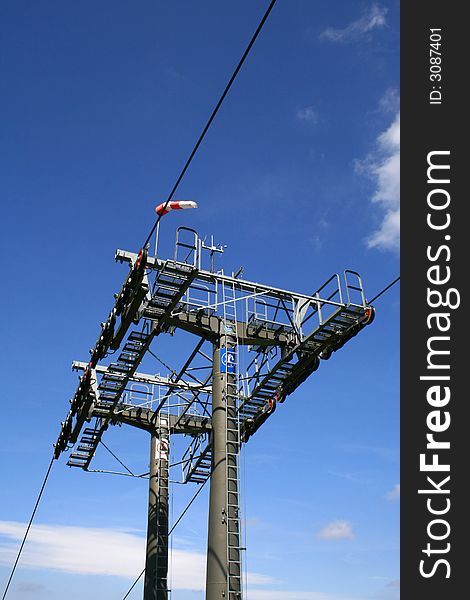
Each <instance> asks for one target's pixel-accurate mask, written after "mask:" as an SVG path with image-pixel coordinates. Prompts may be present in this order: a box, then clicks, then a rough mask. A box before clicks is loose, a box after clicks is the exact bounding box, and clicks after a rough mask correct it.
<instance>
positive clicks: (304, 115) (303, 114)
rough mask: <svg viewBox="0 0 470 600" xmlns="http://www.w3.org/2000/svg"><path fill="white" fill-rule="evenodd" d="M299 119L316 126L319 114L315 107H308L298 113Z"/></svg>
mask: <svg viewBox="0 0 470 600" xmlns="http://www.w3.org/2000/svg"><path fill="white" fill-rule="evenodd" d="M297 118H298V119H299V121H305V122H307V123H312V125H316V124H317V123H318V114H317V111H316V110H315V109H314V108H313V106H306V107H305V108H301V109H300V110H298V111H297Z"/></svg>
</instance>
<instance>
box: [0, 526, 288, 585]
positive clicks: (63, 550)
mask: <svg viewBox="0 0 470 600" xmlns="http://www.w3.org/2000/svg"><path fill="white" fill-rule="evenodd" d="M25 529H26V524H25V523H17V522H13V521H0V564H4V565H8V566H11V565H12V564H13V561H14V559H15V556H16V552H17V550H18V542H19V540H21V539H22V538H23V535H24V532H25ZM71 540H73V543H71ZM144 555H145V539H144V537H143V536H141V535H137V534H135V533H133V532H129V531H124V530H122V531H120V530H115V529H104V528H103V529H101V528H95V527H71V526H64V525H36V526H34V527H33V528H32V529H31V531H30V533H29V536H28V544H27V545H26V546H25V549H24V552H23V554H22V557H21V564H22V566H23V567H29V568H33V569H41V570H48V571H50V570H53V571H62V572H65V573H74V574H80V575H109V576H113V577H123V578H130V579H135V577H136V575H137V574H138V573H140V571H141V570H142V568H143V566H144ZM171 563H172V570H171V581H172V588H173V589H179V590H203V589H204V588H205V573H206V556H205V554H203V553H201V552H194V551H190V550H180V549H175V548H174V549H173V552H172V561H171ZM247 578H248V581H249V582H250V583H251V584H252V585H272V584H274V583H278V581H277V580H276V579H273V578H272V577H269V576H268V575H263V574H260V573H250V572H249V573H248V574H247Z"/></svg>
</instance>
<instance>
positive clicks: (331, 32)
mask: <svg viewBox="0 0 470 600" xmlns="http://www.w3.org/2000/svg"><path fill="white" fill-rule="evenodd" d="M387 12H388V9H387V8H385V7H383V6H379V5H378V4H372V6H371V7H370V8H369V9H368V10H367V12H365V13H364V14H363V15H362V17H360V18H359V19H357V20H356V21H353V22H352V23H349V25H347V26H346V27H343V28H341V29H340V28H334V27H328V28H327V29H325V30H324V31H323V32H322V33H321V34H320V38H321V39H324V40H328V41H330V42H352V41H356V40H358V39H360V38H362V37H363V36H364V34H366V33H368V32H369V31H372V29H376V28H378V27H383V26H384V25H385V24H386V18H385V16H386V14H387Z"/></svg>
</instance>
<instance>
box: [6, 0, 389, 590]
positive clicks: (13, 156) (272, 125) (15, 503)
mask: <svg viewBox="0 0 470 600" xmlns="http://www.w3.org/2000/svg"><path fill="white" fill-rule="evenodd" d="M266 4H267V3H264V2H263V3H262V2H256V3H255V2H249V1H247V0H242V1H239V2H229V1H228V0H224V1H222V2H220V1H219V2H216V1H215V0H211V1H210V0H204V1H201V2H190V1H181V0H176V1H174V2H171V3H164V2H160V1H153V2H148V1H142V2H139V3H130V2H124V1H121V0H113V1H112V2H111V1H108V0H102V1H100V2H99V3H96V2H90V1H88V0H84V1H82V2H79V3H76V2H68V1H67V2H63V1H60V2H59V1H53V0H48V1H46V2H41V3H37V2H32V1H27V0H25V1H24V2H15V1H13V0H6V1H5V2H3V3H2V6H1V8H0V23H1V25H0V27H1V28H2V32H1V36H0V39H1V42H0V43H1V45H2V48H1V51H2V56H3V58H2V62H1V67H0V68H1V72H2V82H3V86H2V87H3V91H2V94H1V97H0V108H1V112H2V117H3V118H2V128H1V131H0V138H1V145H0V152H1V161H0V178H1V188H0V189H1V198H2V225H3V227H2V236H1V240H0V243H1V248H2V255H3V257H4V260H3V263H4V271H3V290H4V293H3V294H2V296H1V299H0V302H1V304H2V314H3V315H4V318H3V321H2V338H3V340H4V341H3V344H2V349H1V353H2V362H1V364H2V367H3V371H4V375H3V386H2V401H3V414H2V417H3V418H2V420H1V425H0V427H1V438H0V449H1V454H0V456H1V461H2V473H3V482H4V486H3V488H4V490H3V492H2V497H1V499H0V578H1V579H0V580H1V581H4V580H6V578H7V576H8V573H9V570H10V566H11V564H12V562H13V560H14V556H15V552H16V549H17V547H18V544H19V539H21V537H22V533H23V531H24V523H25V522H26V521H27V520H28V518H29V515H30V512H31V509H32V506H33V503H34V499H35V495H36V494H37V491H38V488H39V486H40V484H41V482H42V479H43V476H44V473H45V469H46V467H47V464H48V462H49V459H50V456H51V451H52V446H51V444H52V442H53V441H54V440H55V439H56V437H57V433H58V430H59V424H60V421H61V420H62V419H63V418H64V416H65V414H66V412H67V409H68V399H69V398H70V397H71V396H72V395H73V392H74V389H75V386H76V374H72V373H71V372H70V364H71V361H72V360H74V359H76V360H86V359H87V356H88V354H87V351H88V348H89V347H91V346H92V345H93V344H94V342H95V340H96V337H97V333H98V330H99V323H100V322H101V321H103V320H104V319H105V317H106V316H107V314H108V312H109V310H110V308H111V305H112V302H113V293H114V292H116V291H117V290H118V289H119V287H120V285H121V283H122V280H123V279H124V277H125V275H126V268H125V267H123V266H120V265H116V264H115V263H114V260H113V256H114V251H115V249H116V248H125V249H129V250H134V251H138V249H139V248H140V245H141V244H142V243H143V241H144V239H145V237H146V235H147V233H148V231H149V229H150V227H151V225H152V223H153V218H154V213H153V209H154V206H155V205H156V204H157V203H159V202H161V201H163V200H164V199H165V197H166V195H167V194H168V193H169V191H170V189H171V187H172V185H173V183H174V181H175V179H176V177H177V175H178V173H179V171H180V169H181V167H182V165H183V164H184V162H185V160H186V158H187V156H188V154H189V151H190V150H191V148H192V146H193V144H194V142H195V140H196V139H197V136H198V135H199V133H200V131H201V129H202V127H203V125H204V123H205V122H206V120H207V118H208V116H209V114H210V111H211V110H212V107H213V106H214V104H215V102H216V101H217V99H218V97H219V95H220V93H221V91H222V90H223V88H224V86H225V84H226V82H227V79H228V77H229V75H230V73H231V72H232V70H233V68H234V66H235V65H236V63H237V62H238V60H239V57H240V56H241V54H242V52H243V50H244V48H245V46H246V44H247V42H248V40H249V38H250V37H251V35H252V33H253V31H254V29H255V27H256V25H257V23H258V21H259V19H260V18H261V15H262V13H263V11H264V10H265V5H266ZM398 161H399V4H398V2H392V1H390V2H380V3H369V2H356V1H348V2H341V1H336V0H335V1H333V2H326V1H319V2H308V1H306V0H291V1H289V2H286V1H285V0H279V2H278V3H277V5H276V6H275V8H274V10H273V12H272V14H271V16H270V17H269V20H268V22H267V24H266V26H265V29H264V30H263V32H262V34H261V36H260V38H259V40H258V41H257V42H256V45H255V47H254V49H253V52H252V54H251V55H250V57H249V59H248V60H247V62H246V64H245V66H244V67H243V70H242V72H241V73H240V76H239V78H238V79H237V81H236V84H235V86H234V88H233V89H232V91H231V92H230V95H229V97H228V98H227V100H226V102H225V104H224V106H223V107H222V109H221V111H220V113H219V115H218V117H217V119H216V120H215V122H214V124H213V126H212V128H211V130H210V132H209V134H208V135H207V137H206V139H205V141H204V143H203V145H202V146H201V148H200V150H199V152H198V154H197V155H196V158H195V160H194V161H193V164H192V166H191V168H190V170H189V171H188V173H187V175H186V177H185V178H184V180H183V182H182V184H181V186H180V189H179V191H178V193H177V197H179V198H190V199H194V200H197V202H198V203H199V206H200V208H199V209H198V210H197V211H188V212H185V213H178V214H176V213H175V214H171V215H169V216H168V217H166V218H165V219H166V220H165V222H164V228H163V227H162V240H163V244H164V245H166V246H167V247H168V248H169V247H170V246H171V243H172V241H171V240H172V239H173V236H174V229H175V227H177V226H178V225H187V226H190V227H194V228H196V229H197V230H198V231H199V232H200V233H201V235H203V234H208V235H210V234H214V235H215V238H216V241H217V242H219V243H223V244H227V246H228V247H227V250H226V253H225V255H224V263H223V266H224V268H225V269H226V270H227V271H231V270H236V269H238V267H239V266H240V265H243V266H244V268H245V271H244V277H245V278H246V279H249V280H253V281H260V282H263V283H268V284H271V285H275V286H277V287H283V288H287V289H291V290H296V291H300V292H304V293H308V292H309V291H312V290H313V289H315V288H316V287H318V285H320V284H321V283H322V282H323V281H324V280H325V279H326V278H327V277H329V275H330V274H331V273H333V272H337V271H342V270H343V269H345V268H353V269H356V270H358V271H359V272H360V273H361V274H362V275H363V277H364V282H365V286H366V293H367V295H368V296H369V298H371V297H372V296H373V295H375V293H376V292H378V291H379V290H380V289H382V288H383V287H384V286H385V285H386V284H387V283H389V282H390V281H391V280H392V279H394V278H395V277H396V275H397V274H398V271H399V257H398V234H399V232H398V220H399V199H398V183H399V171H398ZM398 302H399V290H398V287H397V286H395V288H393V289H392V290H391V291H390V292H388V293H387V294H386V295H384V296H383V297H382V298H381V299H380V300H379V301H378V302H377V317H376V320H375V322H374V324H373V325H372V326H371V327H369V328H367V329H366V330H365V331H364V332H361V334H360V335H359V336H357V337H356V338H354V339H353V340H352V341H351V342H350V343H348V344H347V345H346V346H345V347H344V348H343V349H342V350H341V351H340V352H337V353H335V355H334V356H333V357H332V359H331V360H330V361H328V362H327V363H326V362H325V363H323V364H322V366H321V367H320V369H319V370H318V371H317V372H316V373H315V374H314V376H312V377H311V378H310V379H309V380H308V381H307V382H306V383H305V384H303V385H302V387H301V388H299V389H298V390H297V391H296V392H295V394H293V395H292V396H290V397H289V398H288V400H287V401H286V403H285V404H284V405H283V406H282V407H281V409H280V410H278V411H276V413H275V414H274V415H273V416H272V418H271V419H270V420H269V421H268V423H267V424H266V426H265V427H263V428H262V429H261V430H260V431H259V432H258V433H257V435H256V436H254V437H253V438H252V439H251V440H250V442H249V443H248V444H247V445H246V448H245V451H244V455H243V457H242V464H243V466H244V469H243V473H244V474H243V485H244V488H245V511H244V515H245V516H244V519H245V521H246V531H247V547H248V552H247V570H248V573H249V575H248V582H249V590H248V591H249V593H248V596H247V598H248V600H265V599H266V600H267V599H270V600H396V598H398V593H399V591H398V583H397V582H398V579H399V570H398V569H399V565H398V558H399V556H398V552H399V539H398V526H399V454H398V453H399V428H398V426H399V404H398V381H399V372H398V356H399V355H398V343H399V329H398V319H399V304H398ZM158 342H159V347H158V353H159V355H162V356H164V357H166V359H167V360H168V361H174V362H175V363H178V360H180V357H178V355H177V353H176V351H175V349H174V347H170V346H168V348H167V347H165V343H164V340H162V341H161V343H160V340H158ZM155 351H157V348H155ZM145 366H146V370H150V371H152V369H153V372H155V371H156V372H158V371H160V366H159V365H156V364H153V365H152V363H150V362H148V363H146V365H145ZM107 442H108V443H109V446H110V447H111V448H112V449H113V450H115V451H117V452H118V453H119V455H120V457H121V458H123V459H124V460H125V461H126V462H127V463H128V464H129V465H130V466H131V467H132V468H134V469H136V471H137V472H144V471H145V470H146V466H147V462H148V460H147V454H148V444H147V439H146V436H145V434H142V433H140V432H137V431H132V430H128V429H126V428H119V429H117V430H113V431H109V432H108V437H107ZM98 459H99V461H100V463H99V465H98V462H97V464H96V466H97V467H98V466H111V465H112V461H111V460H110V459H109V457H107V456H106V455H105V454H100V455H98V456H97V460H98ZM65 462H66V460H64V458H62V459H61V460H60V461H59V462H58V463H57V464H55V465H54V470H53V471H52V474H51V478H50V480H49V483H48V486H47V489H46V492H45V495H44V498H43V501H42V503H41V505H40V508H39V510H38V513H37V517H36V526H35V527H34V528H33V530H32V532H31V536H30V540H29V542H28V544H27V546H26V549H25V553H24V557H23V560H22V562H21V563H20V566H19V569H18V571H17V573H16V576H15V579H14V582H13V584H12V587H11V590H10V593H9V596H8V597H9V598H11V600H21V599H23V598H37V599H39V600H40V599H42V598H47V599H48V600H56V599H58V598H62V597H64V595H66V596H67V597H68V598H70V599H71V600H74V599H75V598H77V599H78V598H82V597H84V596H88V597H98V596H99V597H100V598H102V599H103V600H108V599H109V600H114V599H115V598H116V599H119V598H120V597H122V596H123V595H124V593H125V591H126V590H127V589H128V587H129V586H130V584H131V583H132V581H133V578H134V576H136V575H137V574H138V573H139V571H140V569H141V564H142V559H143V547H144V546H143V541H144V534H145V527H146V502H147V494H146V482H145V481H144V480H136V479H132V478H125V477H122V478H121V477H114V476H108V475H97V474H86V473H82V472H81V471H80V470H70V469H69V468H68V467H66V466H65ZM194 491H195V489H194V488H192V487H189V486H175V490H174V492H175V493H174V499H173V504H172V514H173V515H174V517H175V518H176V516H177V515H178V514H179V512H180V511H181V509H182V508H183V507H184V506H185V504H186V502H187V500H188V499H189V498H190V497H191V496H192V494H193V493H194ZM206 522H207V494H206V491H204V492H203V493H202V494H200V496H199V497H198V499H197V501H196V502H195V504H194V505H193V507H192V508H191V510H190V512H189V513H188V515H187V517H186V518H185V519H184V520H183V521H182V522H181V524H180V525H179V526H178V529H177V530H176V531H175V536H174V539H173V542H172V544H173V559H172V561H173V569H172V572H173V575H172V588H173V593H172V597H173V598H174V599H175V600H186V599H189V598H203V594H202V592H200V591H199V590H201V588H202V582H203V578H202V575H201V571H202V569H203V567H204V551H205V535H206ZM103 530H105V531H104V532H103ZM140 595H141V593H140V589H139V588H137V589H136V591H135V593H134V594H133V596H131V598H139V597H140Z"/></svg>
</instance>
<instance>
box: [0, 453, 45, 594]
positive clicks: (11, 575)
mask: <svg viewBox="0 0 470 600" xmlns="http://www.w3.org/2000/svg"><path fill="white" fill-rule="evenodd" d="M53 462H54V457H52V458H51V462H50V463H49V467H48V469H47V473H46V476H45V477H44V481H43V482H42V486H41V490H40V491H39V495H38V498H37V500H36V504H35V505H34V509H33V512H32V514H31V518H30V519H29V523H28V527H27V528H26V532H25V534H24V537H23V541H22V542H21V546H20V549H19V550H18V554H17V555H16V560H15V564H14V565H13V568H12V570H11V573H10V577H9V579H8V582H7V584H6V586H5V590H4V592H3V596H2V600H5V598H6V595H7V593H8V589H9V587H10V583H11V580H12V579H13V575H14V574H15V571H16V567H17V565H18V561H19V560H20V556H21V553H22V552H23V547H24V545H25V542H26V538H27V537H28V534H29V530H30V529H31V525H32V523H33V519H34V515H35V514H36V510H37V508H38V506H39V502H40V501H41V497H42V493H43V491H44V488H45V487H46V483H47V480H48V478H49V473H50V472H51V469H52V464H53Z"/></svg>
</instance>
